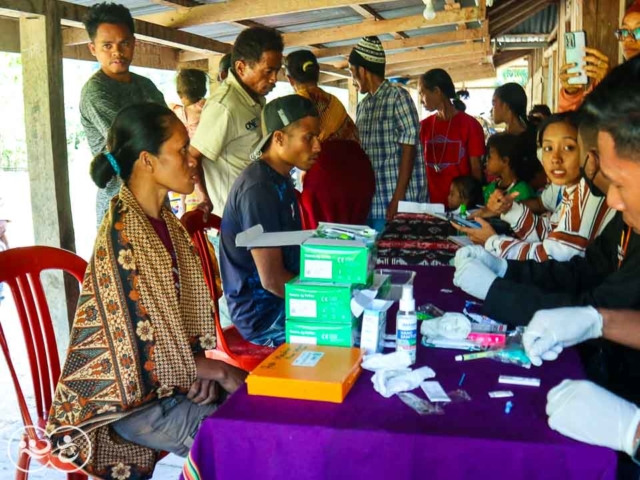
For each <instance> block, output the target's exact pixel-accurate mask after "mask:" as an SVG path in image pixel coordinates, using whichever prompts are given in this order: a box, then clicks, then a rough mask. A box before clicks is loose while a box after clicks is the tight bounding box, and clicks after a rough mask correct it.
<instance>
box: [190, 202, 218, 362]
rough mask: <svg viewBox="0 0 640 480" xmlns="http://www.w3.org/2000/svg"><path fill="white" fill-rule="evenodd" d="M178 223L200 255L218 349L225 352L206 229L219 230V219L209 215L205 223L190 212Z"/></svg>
mask: <svg viewBox="0 0 640 480" xmlns="http://www.w3.org/2000/svg"><path fill="white" fill-rule="evenodd" d="M180 221H181V222H182V225H183V226H184V228H185V229H186V230H187V232H188V233H189V236H190V237H191V240H192V241H193V243H194V245H195V247H196V250H197V251H198V254H199V255H200V260H201V262H202V270H203V271H204V279H205V281H206V282H207V286H208V287H209V293H211V298H212V299H213V304H214V306H215V309H216V311H215V315H214V318H215V322H216V337H217V343H218V347H219V349H221V350H224V351H227V344H226V341H225V339H224V334H223V331H222V324H221V323H220V306H219V304H218V300H219V299H220V297H221V296H222V291H221V290H220V289H219V288H218V286H217V282H216V278H218V276H219V275H220V272H218V271H217V269H216V267H215V266H214V262H213V259H212V258H211V254H210V251H209V245H210V244H209V241H208V239H207V230H208V229H210V228H214V229H216V230H220V222H221V219H220V217H218V216H217V215H214V214H210V215H209V219H208V220H207V221H206V222H205V221H204V219H203V214H202V211H200V210H192V211H191V212H187V213H185V214H184V215H183V216H182V218H181V219H180Z"/></svg>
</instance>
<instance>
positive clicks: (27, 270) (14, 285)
mask: <svg viewBox="0 0 640 480" xmlns="http://www.w3.org/2000/svg"><path fill="white" fill-rule="evenodd" d="M86 268H87V262H85V261H84V260H83V259H82V258H80V257H78V256H77V255H75V254H73V253H71V252H68V251H66V250H60V249H58V248H52V247H25V248H13V249H10V250H7V251H5V252H2V253H0V282H6V283H7V284H8V286H9V289H10V290H11V293H12V294H13V299H14V301H15V305H16V310H17V311H18V317H19V319H20V324H21V327H22V333H23V335H24V342H25V345H24V348H26V350H27V355H28V357H29V367H30V369H31V380H32V382H33V391H34V394H35V401H36V412H37V415H38V418H37V424H34V423H33V420H32V419H31V414H30V413H29V409H28V408H27V402H26V401H25V398H24V393H23V392H22V388H21V386H20V381H19V380H18V376H17V375H16V371H15V369H14V367H13V362H12V361H11V356H10V354H9V347H8V345H7V339H6V337H5V334H4V330H3V329H2V324H0V346H1V347H2V353H3V354H4V357H5V359H6V361H7V365H8V367H9V372H10V374H11V379H12V380H13V386H14V388H15V390H16V395H17V397H18V406H19V407H20V414H21V415H22V422H23V423H24V426H25V431H24V433H23V436H22V445H25V447H22V448H20V449H19V452H18V462H17V465H18V467H19V468H18V469H16V479H18V480H22V479H27V478H28V477H29V474H28V472H26V471H24V470H28V468H29V465H30V464H31V459H32V457H31V456H30V455H29V451H30V450H31V449H29V448H26V446H27V445H29V443H31V445H32V449H33V450H32V451H37V450H41V451H45V450H48V448H47V445H48V442H47V440H46V439H45V438H44V437H43V436H41V434H40V433H39V431H38V430H37V429H35V428H28V427H39V428H41V429H44V427H45V425H46V423H47V416H48V414H49V409H50V408H51V402H52V400H53V396H54V394H55V390H56V385H57V384H58V379H59V378H60V359H59V357H58V349H57V346H56V338H55V336H54V332H53V325H52V322H51V315H50V314H49V307H48V305H47V299H46V297H45V293H44V290H43V288H42V283H41V281H40V273H41V272H42V271H43V270H63V271H65V272H68V273H70V274H71V275H73V276H74V277H75V278H76V279H77V280H78V281H79V282H82V279H83V277H84V271H85V270H86ZM39 457H40V456H37V457H36V458H38V460H39V461H40V462H41V463H42V464H43V465H48V466H51V465H54V466H55V468H57V469H58V470H60V471H63V472H69V473H67V479H68V480H81V479H86V478H88V477H87V476H86V475H85V474H83V473H81V472H73V471H72V470H74V469H75V467H74V466H73V465H69V464H65V463H62V462H60V460H59V459H58V457H56V456H55V455H51V454H45V455H43V456H42V457H41V458H39ZM21 469H22V470H21Z"/></svg>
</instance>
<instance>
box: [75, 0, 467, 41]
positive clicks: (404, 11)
mask: <svg viewBox="0 0 640 480" xmlns="http://www.w3.org/2000/svg"><path fill="white" fill-rule="evenodd" d="M71 1H72V2H73V3H77V4H80V5H85V6H89V5H92V4H94V3H96V2H97V1H98V0H71ZM116 1H118V2H119V3H122V4H123V5H124V6H126V7H127V8H129V9H130V10H131V13H132V14H133V15H134V16H142V15H148V14H153V13H159V12H166V11H169V10H171V8H170V7H167V6H164V5H159V4H157V3H154V2H153V0H116ZM199 1H200V3H222V2H224V1H225V0H199ZM258 1H259V0H258ZM458 1H459V2H460V3H461V6H462V7H471V6H475V0H458ZM444 3H445V2H444V0H434V7H435V9H436V11H442V10H443V9H444ZM370 7H371V9H372V10H373V11H375V12H377V13H378V14H379V15H380V16H381V17H382V18H385V19H394V18H400V17H404V16H411V15H420V14H421V13H422V11H423V10H424V4H423V3H422V0H396V1H389V2H384V3H377V4H372V5H370ZM251 20H252V21H254V22H256V23H259V24H262V25H265V26H269V27H273V28H277V29H278V30H280V31H281V32H283V33H293V32H304V31H311V30H320V29H329V28H335V27H340V26H344V25H352V24H357V23H359V22H361V21H362V17H361V16H360V15H359V14H358V13H356V12H355V10H353V9H351V8H349V7H342V8H330V9H321V10H312V11H306V12H297V13H291V14H286V15H275V16H270V17H263V18H255V19H251ZM467 26H468V27H469V28H476V27H478V26H479V23H478V22H473V23H468V24H467ZM184 30H185V31H187V32H190V33H194V34H197V35H202V36H204V37H208V38H213V39H216V40H219V41H222V42H227V43H232V42H233V41H234V40H235V38H236V37H237V36H238V34H239V33H240V32H241V31H242V30H243V27H242V26H241V25H238V24H236V23H234V24H229V23H217V24H212V25H199V26H194V27H189V28H185V29H184ZM454 30H456V26H455V25H441V26H438V27H429V28H421V29H418V30H410V31H407V32H406V33H407V35H408V36H409V37H418V36H421V35H428V34H434V33H442V32H451V31H454ZM378 37H379V38H380V40H382V41H390V40H393V39H394V37H393V36H392V35H391V34H381V35H378ZM358 40H359V39H358V38H354V39H349V40H344V41H339V42H329V43H325V44H324V45H326V46H327V47H339V46H347V45H355V44H356V43H357V42H358Z"/></svg>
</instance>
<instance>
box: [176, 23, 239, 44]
mask: <svg viewBox="0 0 640 480" xmlns="http://www.w3.org/2000/svg"><path fill="white" fill-rule="evenodd" d="M183 30H184V31H185V32H189V33H194V34H196V35H202V36H203V37H209V38H215V39H216V40H219V41H221V42H227V43H230V42H233V41H234V40H235V38H236V37H237V36H238V34H239V33H240V32H241V31H242V30H244V28H243V27H242V26H240V25H238V24H230V23H213V24H211V25H198V26H195V27H188V28H184V29H183Z"/></svg>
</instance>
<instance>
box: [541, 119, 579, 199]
mask: <svg viewBox="0 0 640 480" xmlns="http://www.w3.org/2000/svg"><path fill="white" fill-rule="evenodd" d="M538 140H539V142H540V146H541V147H542V166H543V167H544V171H545V172H546V174H547V177H548V178H549V180H550V181H551V183H553V184H555V185H559V186H567V187H569V186H572V185H575V184H576V183H578V182H579V181H580V163H581V160H580V149H579V148H578V126H577V119H576V114H575V113H574V112H566V113H557V114H554V115H551V116H550V117H549V118H548V119H547V120H545V121H544V123H543V124H542V125H541V126H540V130H539V132H538Z"/></svg>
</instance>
